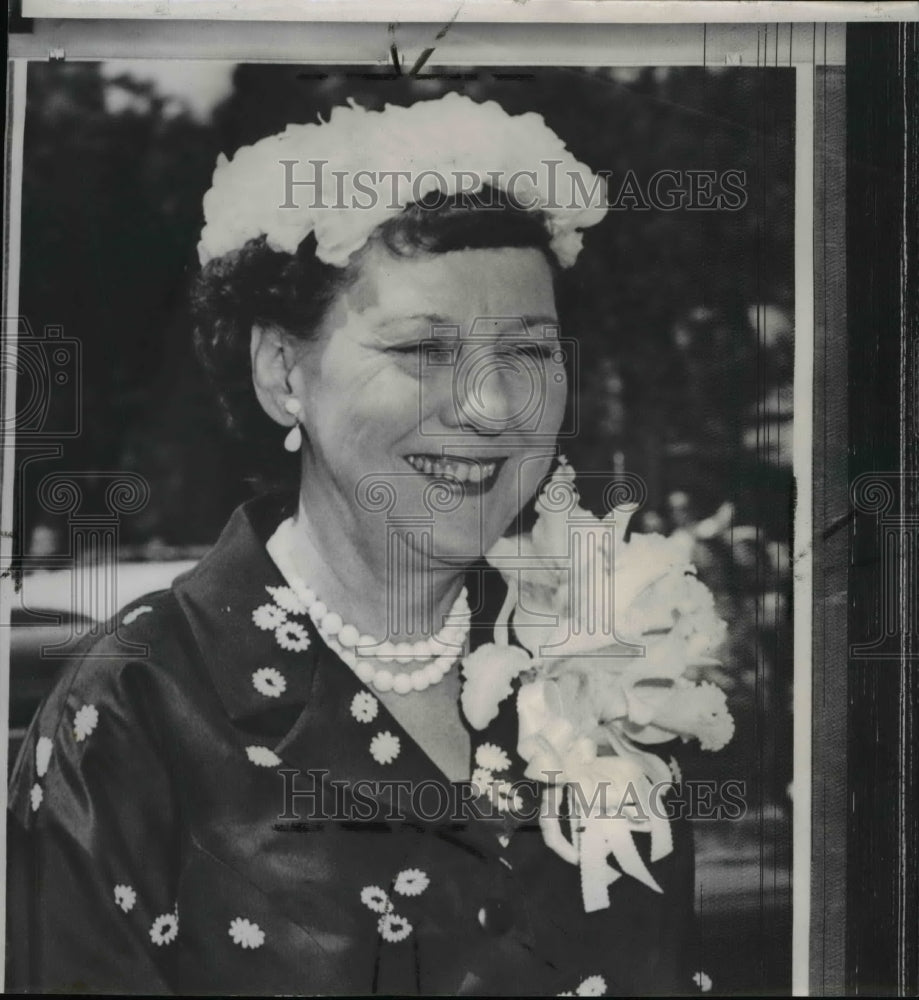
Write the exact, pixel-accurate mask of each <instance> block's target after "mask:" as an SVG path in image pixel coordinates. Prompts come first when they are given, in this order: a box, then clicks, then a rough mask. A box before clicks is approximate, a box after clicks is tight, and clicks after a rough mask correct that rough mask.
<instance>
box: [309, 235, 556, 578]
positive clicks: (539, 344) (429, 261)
mask: <svg viewBox="0 0 919 1000" xmlns="http://www.w3.org/2000/svg"><path fill="white" fill-rule="evenodd" d="M557 323H558V321H557V315H556V307H555V295H554V292H553V287H552V274H551V271H550V268H549V265H548V263H547V261H546V259H545V257H544V256H543V254H542V253H541V252H540V251H539V250H536V249H532V248H520V249H517V248H513V249H482V250H458V251H453V252H450V253H444V254H434V255H419V256H417V257H396V256H394V255H393V254H392V253H390V252H389V251H388V250H387V249H385V248H384V247H382V246H380V245H378V244H376V243H371V244H370V245H369V246H368V248H367V249H366V250H365V251H364V253H363V255H362V258H361V262H360V270H359V273H358V275H357V277H356V279H355V280H354V282H353V283H352V284H351V285H350V286H349V287H348V288H347V290H346V291H343V292H342V293H340V295H339V296H338V298H337V299H336V301H335V302H334V303H333V305H332V307H331V308H330V310H329V312H328V314H327V316H326V318H325V320H324V322H323V324H322V327H321V329H320V330H319V331H318V335H317V337H316V338H315V339H314V340H311V341H309V342H307V343H305V344H303V345H302V347H298V354H297V363H296V365H295V367H294V369H293V371H292V372H291V376H290V384H291V387H292V389H293V391H294V392H295V394H296V395H297V397H298V398H299V400H300V402H301V404H302V408H303V409H302V416H301V420H302V423H303V426H304V430H305V444H304V448H305V455H304V476H303V495H304V500H305V502H306V505H307V510H310V511H315V509H316V504H320V505H322V507H323V513H324V512H326V511H327V510H329V507H330V505H331V511H333V512H335V513H337V514H339V515H343V516H348V515H350V517H351V518H352V522H351V523H352V525H353V526H354V529H355V530H357V531H358V532H359V533H363V534H364V536H365V537H366V533H367V532H369V531H375V532H377V533H379V531H380V524H381V521H380V518H381V516H382V515H381V514H380V513H379V512H377V513H376V514H374V513H371V510H372V508H373V504H372V496H373V493H372V492H370V491H369V490H368V484H369V483H370V482H371V481H374V482H383V483H385V484H387V485H388V486H389V487H391V489H392V492H393V493H394V495H395V497H396V502H395V504H394V506H393V507H392V508H391V509H389V511H388V513H387V514H386V517H387V518H389V519H390V520H391V521H392V522H394V521H395V519H398V518H403V517H406V518H415V519H418V518H421V519H430V518H431V515H430V513H429V511H430V509H431V506H432V505H433V506H434V514H433V519H432V524H433V531H434V540H433V547H434V552H433V555H434V559H435V561H437V560H438V557H445V558H447V559H449V560H450V561H453V560H457V559H460V560H465V561H468V560H472V559H475V558H478V557H479V556H480V555H482V554H483V552H485V551H487V550H488V549H489V548H490V547H491V546H492V545H493V544H494V542H495V541H497V539H498V538H500V537H501V535H502V534H503V533H504V531H505V530H506V529H507V527H508V525H509V524H510V523H511V522H512V520H513V519H514V517H515V516H516V514H517V512H518V511H519V510H520V508H521V506H522V505H523V504H524V503H525V502H526V501H527V500H528V499H529V498H530V497H531V496H532V495H533V493H534V492H535V490H536V488H537V486H538V484H539V481H540V480H541V478H542V477H543V476H544V475H545V474H546V472H547V470H548V468H549V464H550V461H551V458H552V456H553V455H554V452H555V438H556V435H557V433H558V430H559V428H560V426H561V422H562V417H563V413H564V409H565V399H566V393H567V381H566V376H565V369H564V364H563V355H562V352H561V348H560V344H559V340H558V326H557ZM368 477H372V479H368ZM426 496H427V502H426V499H425V498H426ZM444 507H446V508H449V509H448V510H444V509H443V508H444ZM384 520H385V518H384ZM416 535H417V532H416ZM406 537H407V535H406ZM368 540H369V539H368Z"/></svg>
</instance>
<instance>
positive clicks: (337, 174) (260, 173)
mask: <svg viewBox="0 0 919 1000" xmlns="http://www.w3.org/2000/svg"><path fill="white" fill-rule="evenodd" d="M486 186H488V187H491V188H497V189H499V190H502V191H505V192H508V193H510V194H512V195H513V196H514V200H515V201H516V202H517V203H518V204H520V205H521V206H522V207H525V208H527V209H537V210H539V211H540V212H541V217H542V218H543V220H544V221H545V225H546V227H547V229H548V231H549V234H550V237H551V240H550V246H551V249H552V252H553V253H554V254H555V256H556V258H557V259H558V261H559V263H560V264H561V265H562V266H563V267H570V266H571V265H572V264H573V263H574V262H575V260H576V259H577V256H578V253H579V252H580V249H581V242H582V237H581V230H583V229H586V228H588V227H589V226H593V225H596V224H597V223H598V222H600V221H601V219H602V218H603V217H604V215H605V214H606V210H607V206H606V190H605V185H604V183H603V180H602V178H600V177H597V176H596V175H595V174H594V173H593V172H592V171H591V170H590V168H589V167H587V166H585V165H584V164H583V163H579V162H578V161H577V160H576V159H575V158H574V157H573V156H572V154H571V153H570V152H569V151H568V149H567V147H566V146H565V144H564V142H562V140H561V139H560V138H559V137H558V136H557V135H556V134H555V133H554V132H553V131H552V129H550V128H549V127H548V125H546V123H545V121H544V119H543V117H542V115H539V114H536V113H535V112H528V113H526V114H521V115H511V114H508V112H506V111H505V110H504V108H502V107H501V105H500V104H498V103H497V102H496V101H485V102H482V103H480V102H477V101H474V100H472V99H471V98H469V97H466V96H462V95H460V94H456V93H449V94H445V95H444V96H443V97H440V98H438V99H436V100H430V101H417V102H416V103H414V104H412V105H411V106H409V107H399V106H397V105H392V104H387V105H386V106H385V107H384V108H383V110H382V111H368V110H367V109H365V108H362V107H360V106H359V105H358V104H357V103H355V102H354V100H353V99H349V102H348V105H347V106H341V107H337V108H335V109H334V110H333V111H332V114H331V116H330V118H329V120H328V121H327V122H323V121H319V122H318V123H316V124H294V125H288V126H287V128H286V129H285V130H284V131H283V132H280V133H278V134H276V135H271V136H267V137H265V138H264V139H261V140H259V141H258V142H256V143H255V144H254V145H251V146H243V147H242V148H241V149H238V150H237V151H236V153H235V154H234V156H233V158H232V160H229V159H227V157H226V156H224V155H223V154H221V155H220V157H219V158H218V160H217V166H216V169H215V171H214V177H213V183H212V186H211V189H210V190H209V191H208V192H207V194H206V195H205V197H204V218H205V226H204V229H203V230H202V232H201V239H200V242H199V243H198V257H199V260H200V262H201V264H202V265H204V264H206V263H207V262H208V261H210V260H213V259H215V258H217V257H221V256H223V255H224V254H226V253H230V252H231V251H233V250H238V249H240V248H241V247H243V246H244V245H245V244H246V243H247V242H248V241H249V240H250V239H256V238H258V237H261V236H264V237H265V238H266V240H267V244H268V246H269V247H270V248H271V249H272V250H276V251H282V252H286V253H290V254H293V253H295V252H296V250H297V248H298V247H299V245H300V244H301V243H302V241H303V240H304V239H305V238H306V237H307V236H308V235H309V234H310V233H314V234H315V237H316V243H317V250H316V254H317V256H318V257H319V259H320V260H321V261H324V262H325V263H327V264H331V265H333V266H336V267H344V266H346V265H347V263H348V261H349V259H350V257H351V255H352V254H353V253H355V251H357V250H359V249H360V248H361V247H363V246H364V244H365V243H366V242H367V240H368V238H369V237H370V235H371V233H372V232H373V231H374V229H376V228H377V226H379V225H380V224H381V223H383V222H385V221H387V220H388V219H390V218H393V217H395V216H397V215H399V214H400V213H401V212H402V211H403V210H404V209H405V208H406V207H407V206H408V205H410V204H412V203H415V202H418V201H420V200H421V199H422V198H424V197H425V196H427V195H429V194H431V193H432V192H434V191H439V192H440V194H441V195H442V196H444V197H449V196H452V195H456V194H466V195H476V194H479V193H480V192H481V191H482V190H483V189H484V188H485V187H486Z"/></svg>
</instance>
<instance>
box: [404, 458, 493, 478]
mask: <svg viewBox="0 0 919 1000" xmlns="http://www.w3.org/2000/svg"><path fill="white" fill-rule="evenodd" d="M405 460H406V461H407V462H408V464H409V465H410V466H412V468H413V469H417V470H418V471H419V472H423V473H424V474H425V475H426V476H441V477H444V478H447V479H455V480H456V481H457V482H458V483H465V482H470V483H483V482H485V481H486V480H487V479H491V477H492V476H493V475H494V474H495V467H496V466H497V463H496V462H465V461H463V460H461V459H460V460H457V459H446V458H429V457H427V456H425V455H407V456H406V459H405Z"/></svg>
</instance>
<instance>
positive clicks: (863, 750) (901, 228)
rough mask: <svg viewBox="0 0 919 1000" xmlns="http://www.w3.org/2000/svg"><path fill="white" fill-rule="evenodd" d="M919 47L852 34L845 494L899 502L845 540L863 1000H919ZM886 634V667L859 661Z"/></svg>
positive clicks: (858, 516) (857, 523)
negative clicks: (854, 488) (868, 488)
mask: <svg viewBox="0 0 919 1000" xmlns="http://www.w3.org/2000/svg"><path fill="white" fill-rule="evenodd" d="M917 37H919V36H917V27H916V25H897V24H891V25H850V26H849V29H848V32H847V54H846V73H847V85H846V96H847V105H848V107H847V136H848V141H847V177H848V195H847V206H846V207H847V212H848V219H847V268H848V343H849V399H848V402H849V481H850V484H851V483H854V482H855V480H856V479H857V477H858V476H860V475H862V476H864V475H866V474H870V475H872V476H873V477H876V478H877V479H878V480H880V481H881V482H882V484H884V485H882V487H881V489H883V490H885V496H887V497H888V499H889V503H888V502H887V500H885V503H884V509H883V511H881V510H879V511H878V512H877V513H875V514H869V513H865V512H864V510H863V509H862V510H859V509H858V505H857V504H856V511H855V516H854V517H853V520H852V529H851V532H850V537H849V580H848V583H849V614H848V626H849V636H848V642H849V660H848V670H849V675H848V726H849V728H848V753H849V764H848V781H849V803H848V806H849V814H848V824H847V827H848V829H847V833H848V838H849V841H848V851H847V854H848V898H847V906H846V930H847V933H846V938H847V970H846V978H847V986H848V990H849V991H850V992H851V993H853V994H868V995H885V996H890V995H898V994H899V995H906V996H913V995H916V993H917V991H919V977H917V948H916V943H917V937H919V924H917V912H916V911H917V895H919V885H917V877H916V872H917V863H919V850H917V847H919V836H917V818H919V788H917V786H916V765H917V758H919V748H917V747H916V740H915V737H914V732H913V727H914V720H915V718H916V710H917V707H919V705H917V694H916V692H917V687H919V685H917V683H916V681H915V679H914V676H913V674H914V672H915V671H916V670H917V669H919V659H915V658H914V657H915V656H916V654H917V652H919V650H917V646H916V632H915V621H916V590H915V586H916V585H915V579H916V575H917V573H919V566H917V563H916V557H915V544H913V549H912V558H911V559H910V558H909V555H908V554H907V553H906V552H905V551H904V549H903V548H902V542H903V541H905V540H910V539H911V540H912V541H913V543H915V535H916V533H917V528H916V527H911V526H910V524H909V517H910V515H911V516H912V517H913V518H915V516H916V511H917V506H916V492H917V479H919V476H917V472H919V462H917V437H919V435H917V425H916V404H917V390H916V361H917V346H916V335H917V330H916V325H917V318H916V317H917V309H919V296H917V284H919V271H917V266H916V259H917V238H916V228H917V222H916V220H917V217H919V216H917V213H919V205H917V196H916V193H917V159H919V144H917V141H916V132H917V130H919V101H917V97H919V50H917ZM904 238H905V243H904ZM885 535H886V537H887V539H888V541H892V542H893V544H894V547H891V546H890V545H885ZM898 539H899V541H900V545H897V540H898ZM890 574H894V575H895V579H896V581H897V585H896V586H895V587H893V588H892V589H891V590H889V591H887V592H886V593H885V590H884V586H883V580H884V577H885V575H887V576H888V579H889V578H890V577H889V575H890ZM901 597H905V598H906V599H905V600H902V601H901ZM890 611H892V612H893V615H892V620H893V623H894V624H895V628H894V629H893V630H892V634H889V633H891V630H890V629H887V628H885V621H887V620H889V619H888V612H890ZM879 636H880V637H884V636H886V638H885V641H884V642H883V643H879V644H878V646H877V650H876V655H873V656H870V655H865V654H864V651H863V652H862V653H861V654H860V655H858V656H856V655H854V651H853V644H858V643H862V644H867V643H870V642H871V641H872V640H875V639H876V638H877V637H879Z"/></svg>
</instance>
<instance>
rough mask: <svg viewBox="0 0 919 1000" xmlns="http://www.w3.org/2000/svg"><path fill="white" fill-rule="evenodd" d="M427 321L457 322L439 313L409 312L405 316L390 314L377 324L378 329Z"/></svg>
mask: <svg viewBox="0 0 919 1000" xmlns="http://www.w3.org/2000/svg"><path fill="white" fill-rule="evenodd" d="M421 323H425V324H427V325H428V326H431V327H434V326H456V325H457V323H456V322H455V321H453V320H449V319H447V317H445V316H441V315H439V314H438V313H409V314H406V315H404V316H389V317H387V318H385V319H383V320H381V321H380V322H379V323H377V324H376V327H377V329H378V330H383V331H385V330H388V329H390V327H394V326H409V325H412V326H417V325H418V324H421Z"/></svg>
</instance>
